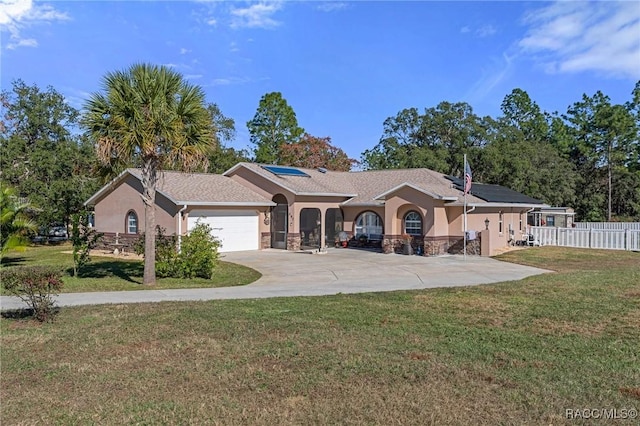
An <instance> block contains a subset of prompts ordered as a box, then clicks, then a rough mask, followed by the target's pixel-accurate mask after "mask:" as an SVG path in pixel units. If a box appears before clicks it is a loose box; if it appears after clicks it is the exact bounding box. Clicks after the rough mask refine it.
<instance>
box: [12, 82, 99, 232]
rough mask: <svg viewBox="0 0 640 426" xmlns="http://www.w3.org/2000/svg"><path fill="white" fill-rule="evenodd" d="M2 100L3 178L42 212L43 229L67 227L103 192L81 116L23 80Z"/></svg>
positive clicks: (52, 94)
mask: <svg viewBox="0 0 640 426" xmlns="http://www.w3.org/2000/svg"><path fill="white" fill-rule="evenodd" d="M0 98H1V102H2V110H3V114H2V118H1V120H2V122H1V124H0V177H1V178H2V180H4V181H5V182H8V183H9V185H11V186H12V187H14V188H15V189H16V191H17V192H18V195H20V196H22V197H26V198H28V199H29V201H30V202H31V204H32V205H34V206H36V207H38V212H39V213H38V215H37V217H36V220H37V222H38V223H39V224H40V225H41V226H43V227H45V228H46V227H48V226H49V225H52V224H54V223H58V224H65V225H68V224H69V218H70V216H71V214H72V213H74V212H76V211H79V210H80V209H81V208H82V203H83V202H84V201H85V200H86V199H87V198H88V197H89V196H90V195H91V194H92V193H93V192H94V191H95V190H96V189H97V186H98V182H97V180H96V179H95V177H93V174H92V169H93V167H94V165H95V153H94V151H93V148H92V146H91V145H90V143H89V142H88V140H86V139H85V138H83V137H82V136H80V135H78V131H77V125H78V118H79V113H78V111H77V110H76V109H75V108H73V107H71V106H70V105H68V104H67V103H66V102H65V99H64V96H62V95H61V94H60V93H58V92H57V91H56V90H54V89H53V88H51V87H49V88H48V89H47V90H46V91H43V90H40V89H39V88H38V87H37V86H35V85H34V86H28V85H26V84H25V83H24V82H23V81H21V80H17V81H14V82H13V86H12V90H11V91H4V92H2V95H1V96H0Z"/></svg>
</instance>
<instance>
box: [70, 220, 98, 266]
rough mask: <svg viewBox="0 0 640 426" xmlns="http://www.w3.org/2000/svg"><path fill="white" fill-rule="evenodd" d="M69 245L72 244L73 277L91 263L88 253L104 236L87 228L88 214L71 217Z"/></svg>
mask: <svg viewBox="0 0 640 426" xmlns="http://www.w3.org/2000/svg"><path fill="white" fill-rule="evenodd" d="M71 222H72V228H71V243H72V244H73V276H74V277H77V276H78V272H79V271H80V269H81V268H82V267H83V266H85V265H86V264H87V263H89V262H90V261H91V258H90V257H89V253H90V251H91V250H92V249H94V248H95V247H96V246H97V245H98V242H99V241H100V239H102V237H103V236H104V234H102V233H98V232H96V230H95V229H93V228H92V227H91V226H89V214H88V213H87V212H81V213H76V214H73V215H71Z"/></svg>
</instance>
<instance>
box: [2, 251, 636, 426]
mask: <svg viewBox="0 0 640 426" xmlns="http://www.w3.org/2000/svg"><path fill="white" fill-rule="evenodd" d="M502 258H504V259H508V260H509V261H514V262H518V263H527V264H532V265H534V266H540V267H544V268H547V269H554V270H556V271H559V272H557V273H552V274H544V275H539V276H535V277H530V278H527V279H525V280H522V281H516V282H505V283H500V284H495V285H482V286H476V287H468V288H448V289H432V290H421V291H401V292H391V293H377V294H358V295H336V296H328V297H296V298H279V299H266V300H226V301H210V302H175V303H174V302H171V303H160V304H138V305H105V306H97V307H96V306H87V307H77V308H64V309H62V311H61V313H60V314H59V315H58V317H57V321H56V322H55V323H53V324H42V325H40V324H36V323H34V322H29V321H24V320H23V321H18V320H9V319H1V320H0V325H1V327H2V333H1V334H0V344H1V347H2V352H1V354H0V356H1V359H0V361H1V364H2V375H1V376H0V381H1V383H0V398H1V400H2V404H1V408H0V410H1V419H2V422H3V424H251V425H253V424H262V425H273V424H295V425H300V424H327V425H328V424H363V425H371V424H380V425H389V424H398V425H400V424H420V425H422V424H437V425H440V424H456V425H457V424H460V425H462V424H465V425H466V424H473V425H482V424H486V425H494V424H532V425H539V424H545V425H549V424H554V425H556V424H573V423H576V424H582V423H581V422H580V421H578V422H576V421H572V420H570V419H567V417H566V415H567V411H566V410H577V409H587V410H602V409H607V410H610V411H607V412H603V411H599V412H595V411H594V413H596V414H597V413H600V415H603V413H604V415H609V414H611V413H613V411H611V410H613V409H616V410H617V411H616V414H617V415H618V417H620V416H621V415H622V416H626V417H627V418H626V419H625V418H621V419H619V420H618V421H617V422H616V424H620V425H623V424H637V423H634V420H633V419H631V418H630V417H629V415H630V414H633V413H634V411H633V410H637V409H639V408H640V349H639V348H640V346H639V343H638V342H640V268H639V267H638V265H640V253H629V252H613V251H595V250H594V251H591V250H573V249H558V248H552V247H542V248H532V249H527V250H521V251H518V252H513V253H508V254H505V255H503V256H502ZM623 410H626V411H623ZM589 413H591V412H589ZM607 413H609V414H607ZM635 413H636V414H637V411H635ZM635 422H637V419H635ZM601 423H606V422H605V421H604V420H603V419H599V420H591V421H589V424H601Z"/></svg>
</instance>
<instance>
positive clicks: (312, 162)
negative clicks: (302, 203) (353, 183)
mask: <svg viewBox="0 0 640 426" xmlns="http://www.w3.org/2000/svg"><path fill="white" fill-rule="evenodd" d="M280 154H281V160H282V161H281V163H280V164H282V165H286V166H296V167H306V168H310V169H315V168H318V167H324V168H326V169H329V170H337V171H343V172H348V171H349V170H351V166H352V165H353V164H354V162H355V160H352V159H350V158H349V156H348V155H347V154H346V153H345V152H344V151H343V150H342V149H340V148H338V147H336V146H333V145H331V138H330V137H328V136H327V137H325V138H318V137H315V136H311V135H310V134H308V133H305V134H304V136H303V137H302V139H300V141H299V142H295V143H292V144H287V145H283V146H282V147H281V151H280Z"/></svg>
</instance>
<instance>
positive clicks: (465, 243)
mask: <svg viewBox="0 0 640 426" xmlns="http://www.w3.org/2000/svg"><path fill="white" fill-rule="evenodd" d="M466 171H467V154H464V163H463V165H462V182H463V183H462V192H464V234H463V236H462V241H463V242H462V247H463V248H462V250H463V251H464V260H467V177H466Z"/></svg>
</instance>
